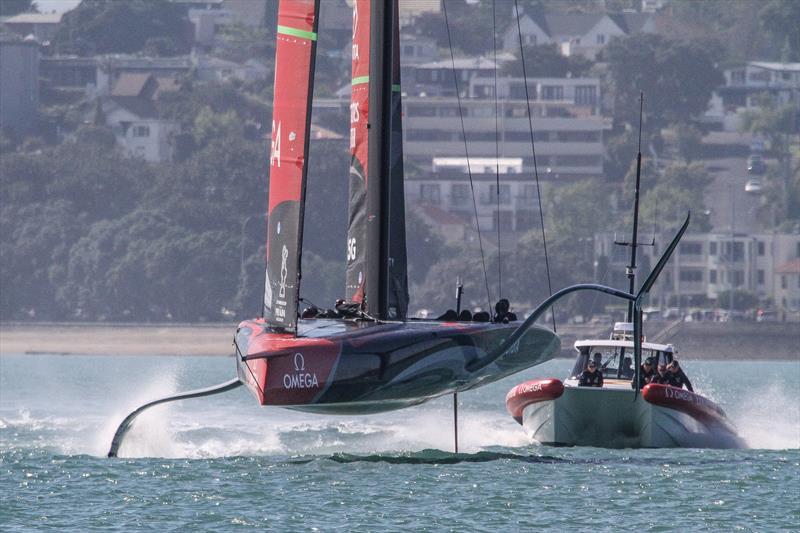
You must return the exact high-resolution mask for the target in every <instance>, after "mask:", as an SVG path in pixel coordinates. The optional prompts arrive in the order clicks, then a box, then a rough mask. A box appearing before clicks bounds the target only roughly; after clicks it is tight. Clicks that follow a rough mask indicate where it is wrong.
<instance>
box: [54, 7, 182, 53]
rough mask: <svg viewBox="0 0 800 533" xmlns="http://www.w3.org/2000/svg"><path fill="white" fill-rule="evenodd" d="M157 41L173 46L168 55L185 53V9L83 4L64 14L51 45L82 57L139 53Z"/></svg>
mask: <svg viewBox="0 0 800 533" xmlns="http://www.w3.org/2000/svg"><path fill="white" fill-rule="evenodd" d="M159 38H163V39H168V40H172V41H173V42H174V44H175V47H174V49H172V50H170V52H176V53H182V54H184V53H188V52H189V49H190V47H191V29H190V25H189V20H188V17H187V11H186V7H185V6H183V5H181V4H178V3H175V2H169V1H167V0H146V1H145V0H130V1H126V2H117V1H114V0H83V1H82V2H81V3H80V5H78V7H76V8H75V9H73V10H72V11H69V12H68V13H65V14H64V16H63V18H62V22H61V25H60V26H59V29H58V33H56V36H55V38H54V45H55V47H56V49H57V50H60V51H62V52H65V51H68V52H72V53H78V54H82V55H89V54H108V53H134V52H139V51H142V50H143V48H144V47H145V44H146V43H147V42H148V40H150V39H159ZM153 42H155V41H153Z"/></svg>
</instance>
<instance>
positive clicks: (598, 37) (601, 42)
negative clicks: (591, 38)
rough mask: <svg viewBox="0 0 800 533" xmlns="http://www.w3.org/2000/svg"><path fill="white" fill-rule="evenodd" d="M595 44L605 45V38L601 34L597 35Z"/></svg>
mask: <svg viewBox="0 0 800 533" xmlns="http://www.w3.org/2000/svg"><path fill="white" fill-rule="evenodd" d="M597 44H606V36H605V35H603V34H602V33H600V34H598V35H597Z"/></svg>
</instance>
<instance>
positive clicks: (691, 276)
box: [679, 270, 703, 283]
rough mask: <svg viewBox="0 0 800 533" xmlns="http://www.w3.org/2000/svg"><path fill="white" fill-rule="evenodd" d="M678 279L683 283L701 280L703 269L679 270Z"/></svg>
mask: <svg viewBox="0 0 800 533" xmlns="http://www.w3.org/2000/svg"><path fill="white" fill-rule="evenodd" d="M679 279H680V280H681V281H682V282H685V283H697V282H700V281H703V271H702V270H681V271H680V278H679Z"/></svg>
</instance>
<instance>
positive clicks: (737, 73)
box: [706, 61, 800, 131]
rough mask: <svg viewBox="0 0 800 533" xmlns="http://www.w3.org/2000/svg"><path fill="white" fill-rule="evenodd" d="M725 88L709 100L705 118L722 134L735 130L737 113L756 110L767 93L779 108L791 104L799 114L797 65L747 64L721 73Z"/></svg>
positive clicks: (798, 64)
mask: <svg viewBox="0 0 800 533" xmlns="http://www.w3.org/2000/svg"><path fill="white" fill-rule="evenodd" d="M723 76H724V77H725V85H723V86H722V87H720V88H719V89H717V90H716V91H715V92H714V94H713V95H712V97H711V103H710V106H709V111H708V112H707V113H706V118H708V119H709V120H711V121H712V122H716V123H721V124H722V128H723V129H724V130H725V131H736V130H737V129H738V128H739V123H740V117H739V112H740V111H743V110H748V109H754V108H757V107H758V105H759V104H758V99H759V98H760V97H761V95H763V94H768V95H770V96H772V97H773V98H774V99H775V102H776V103H777V104H779V105H786V104H791V105H793V106H794V107H795V108H796V109H797V111H798V114H800V63H781V62H772V61H748V62H747V63H744V64H740V65H736V66H733V67H730V68H726V69H725V70H724V71H723Z"/></svg>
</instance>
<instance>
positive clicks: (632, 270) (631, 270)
mask: <svg viewBox="0 0 800 533" xmlns="http://www.w3.org/2000/svg"><path fill="white" fill-rule="evenodd" d="M643 110H644V92H640V93H639V151H638V153H637V154H636V189H634V192H633V237H632V238H631V242H630V247H631V264H630V265H628V268H627V269H626V274H627V275H628V281H629V282H630V283H629V290H628V292H629V293H630V294H634V291H635V290H636V288H635V279H636V245H637V238H638V236H639V235H638V234H639V182H640V181H641V178H642V112H643ZM628 322H633V302H628Z"/></svg>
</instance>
